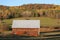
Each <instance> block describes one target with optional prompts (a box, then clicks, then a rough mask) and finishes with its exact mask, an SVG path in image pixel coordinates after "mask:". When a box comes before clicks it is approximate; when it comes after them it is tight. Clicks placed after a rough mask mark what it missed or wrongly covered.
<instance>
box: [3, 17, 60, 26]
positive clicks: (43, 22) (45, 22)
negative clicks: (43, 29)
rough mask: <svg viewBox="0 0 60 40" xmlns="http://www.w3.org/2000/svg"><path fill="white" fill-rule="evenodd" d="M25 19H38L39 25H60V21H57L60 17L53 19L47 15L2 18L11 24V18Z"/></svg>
mask: <svg viewBox="0 0 60 40" xmlns="http://www.w3.org/2000/svg"><path fill="white" fill-rule="evenodd" d="M26 19H30V20H40V23H41V26H49V27H51V26H60V23H58V21H60V19H59V20H58V19H53V18H49V17H23V18H22V17H21V18H13V19H5V20H3V21H4V22H6V23H8V24H12V22H13V20H26Z"/></svg>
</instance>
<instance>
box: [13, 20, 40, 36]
mask: <svg viewBox="0 0 60 40" xmlns="http://www.w3.org/2000/svg"><path fill="white" fill-rule="evenodd" d="M12 32H13V34H16V35H20V36H38V35H39V32H40V20H13V24H12Z"/></svg>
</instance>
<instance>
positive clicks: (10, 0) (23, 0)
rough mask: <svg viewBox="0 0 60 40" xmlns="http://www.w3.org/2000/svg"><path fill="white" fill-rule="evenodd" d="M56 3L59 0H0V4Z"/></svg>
mask: <svg viewBox="0 0 60 40" xmlns="http://www.w3.org/2000/svg"><path fill="white" fill-rule="evenodd" d="M36 3H37V4H56V5H60V0H0V5H5V6H19V5H23V4H36Z"/></svg>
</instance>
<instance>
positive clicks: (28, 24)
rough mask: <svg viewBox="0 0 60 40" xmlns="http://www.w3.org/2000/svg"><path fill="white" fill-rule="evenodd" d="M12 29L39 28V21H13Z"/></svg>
mask: <svg viewBox="0 0 60 40" xmlns="http://www.w3.org/2000/svg"><path fill="white" fill-rule="evenodd" d="M12 28H40V20H13V23H12Z"/></svg>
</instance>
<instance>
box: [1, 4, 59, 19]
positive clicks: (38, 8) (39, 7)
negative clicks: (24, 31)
mask: <svg viewBox="0 0 60 40" xmlns="http://www.w3.org/2000/svg"><path fill="white" fill-rule="evenodd" d="M57 13H58V18H60V17H59V15H60V5H53V4H25V5H21V6H3V5H0V19H10V18H16V17H40V16H49V17H54V18H56V16H57ZM32 14H33V15H32Z"/></svg>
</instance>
